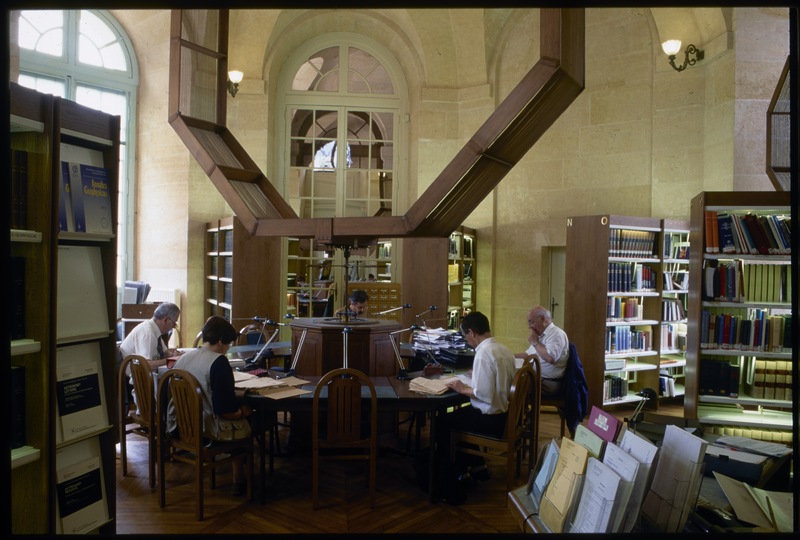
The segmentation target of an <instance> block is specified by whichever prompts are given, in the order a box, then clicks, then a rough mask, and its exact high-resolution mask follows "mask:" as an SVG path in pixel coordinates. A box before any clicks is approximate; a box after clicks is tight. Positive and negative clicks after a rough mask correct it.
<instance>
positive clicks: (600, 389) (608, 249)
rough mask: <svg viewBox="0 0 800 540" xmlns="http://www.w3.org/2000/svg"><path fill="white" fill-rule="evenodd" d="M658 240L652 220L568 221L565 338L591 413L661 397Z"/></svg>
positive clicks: (659, 230)
mask: <svg viewBox="0 0 800 540" xmlns="http://www.w3.org/2000/svg"><path fill="white" fill-rule="evenodd" d="M662 238H663V233H662V224H661V220H659V219H657V218H645V217H632V216H616V215H597V216H579V217H571V218H568V219H567V260H566V272H567V275H568V276H570V286H569V287H567V290H566V294H565V311H564V330H565V331H566V332H567V335H568V336H569V339H570V341H572V342H574V343H575V346H576V347H577V349H578V352H579V354H580V356H581V358H582V359H583V367H584V371H585V374H586V381H587V384H588V386H589V406H590V407H591V406H592V405H594V406H597V407H600V408H602V407H604V406H609V405H615V404H622V403H629V402H635V401H639V400H640V399H641V398H640V397H638V396H637V395H636V394H637V393H638V392H639V391H641V390H643V389H645V388H650V389H652V390H653V391H655V392H657V391H658V387H659V386H658V385H659V368H660V356H659V345H658V344H659V343H660V339H661V337H660V333H661V323H662V319H661V301H662V298H661V268H662V257H661V251H662V249H663V248H662V244H661V242H662ZM656 405H657V404H656Z"/></svg>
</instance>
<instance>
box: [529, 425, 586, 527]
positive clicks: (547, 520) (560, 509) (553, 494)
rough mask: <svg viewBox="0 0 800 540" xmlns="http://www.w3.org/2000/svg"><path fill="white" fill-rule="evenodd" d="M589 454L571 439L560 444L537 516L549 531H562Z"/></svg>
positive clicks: (578, 488)
mask: <svg viewBox="0 0 800 540" xmlns="http://www.w3.org/2000/svg"><path fill="white" fill-rule="evenodd" d="M588 459H589V451H588V450H587V449H586V448H584V447H583V446H581V445H580V444H578V443H576V442H573V441H572V440H571V439H562V440H561V449H560V451H559V455H558V461H557V462H556V470H555V472H554V473H553V478H552V480H550V484H549V485H548V486H547V489H546V490H545V493H544V498H542V505H541V509H540V511H539V514H540V516H541V518H542V522H543V523H544V524H545V526H547V528H548V529H550V531H552V532H555V533H558V532H562V531H563V530H564V524H565V522H566V520H567V514H568V513H569V511H570V509H571V507H572V504H573V501H574V499H575V497H576V496H577V494H578V493H579V492H580V486H579V483H580V480H581V478H582V477H583V474H584V473H585V472H586V462H587V461H588Z"/></svg>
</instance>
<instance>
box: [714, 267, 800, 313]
mask: <svg viewBox="0 0 800 540" xmlns="http://www.w3.org/2000/svg"><path fill="white" fill-rule="evenodd" d="M703 264H704V268H703V274H704V280H703V298H704V299H706V300H716V301H721V302H771V303H789V302H791V301H792V276H791V266H788V265H783V264H762V263H755V264H749V263H745V262H744V261H741V260H737V261H705V262H704V263H703Z"/></svg>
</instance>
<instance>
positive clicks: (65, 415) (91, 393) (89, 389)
mask: <svg viewBox="0 0 800 540" xmlns="http://www.w3.org/2000/svg"><path fill="white" fill-rule="evenodd" d="M103 388H104V387H103V371H102V368H101V363H100V345H99V344H98V343H97V342H89V343H81V344H78V345H70V346H66V347H59V348H58V349H57V350H56V403H57V405H58V407H57V409H58V414H57V415H56V444H59V443H61V442H67V441H70V440H75V439H79V438H82V437H86V436H88V435H90V434H94V433H96V432H98V431H102V430H105V429H107V428H108V426H109V422H108V411H107V409H106V403H105V392H104V390H103Z"/></svg>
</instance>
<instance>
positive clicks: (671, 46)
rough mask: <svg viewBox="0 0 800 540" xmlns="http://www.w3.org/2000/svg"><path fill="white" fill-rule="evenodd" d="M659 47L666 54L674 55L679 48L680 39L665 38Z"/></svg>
mask: <svg viewBox="0 0 800 540" xmlns="http://www.w3.org/2000/svg"><path fill="white" fill-rule="evenodd" d="M661 48H662V49H664V53H665V54H666V55H667V56H675V55H676V54H678V52H679V51H680V50H681V40H679V39H670V40H667V41H665V42H664V43H662V44H661Z"/></svg>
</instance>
